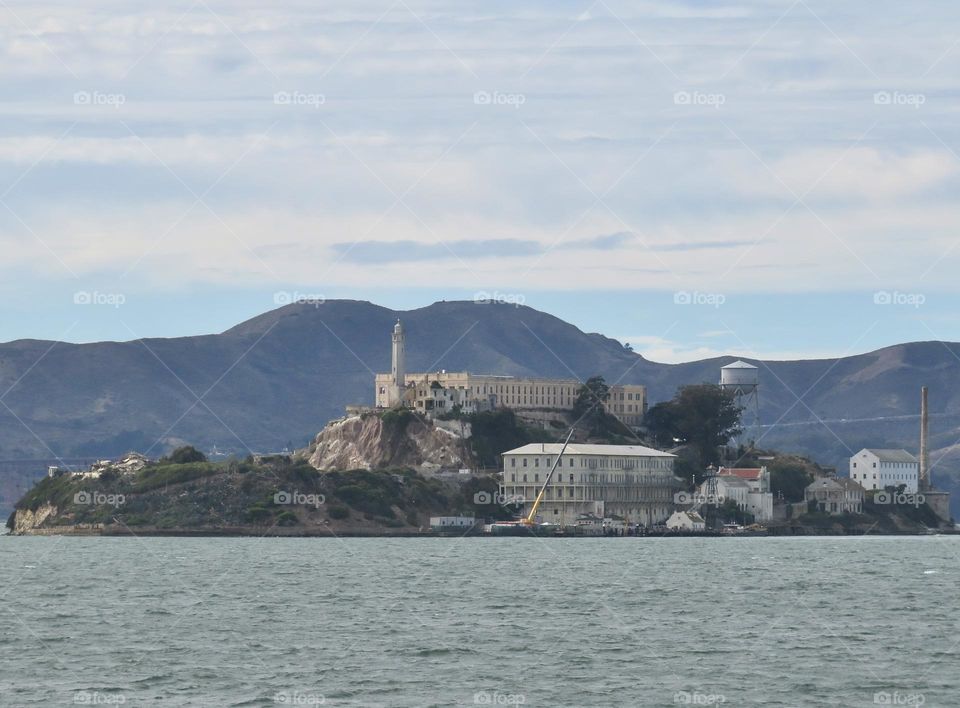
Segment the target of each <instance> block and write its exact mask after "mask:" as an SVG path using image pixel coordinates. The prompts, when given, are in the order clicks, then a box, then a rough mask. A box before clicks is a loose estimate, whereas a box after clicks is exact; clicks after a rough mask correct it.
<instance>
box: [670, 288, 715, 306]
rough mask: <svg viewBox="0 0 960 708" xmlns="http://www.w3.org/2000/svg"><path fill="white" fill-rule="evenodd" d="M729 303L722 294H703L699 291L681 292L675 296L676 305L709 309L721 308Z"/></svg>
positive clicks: (674, 302)
mask: <svg viewBox="0 0 960 708" xmlns="http://www.w3.org/2000/svg"><path fill="white" fill-rule="evenodd" d="M726 301H727V296H726V295H724V294H722V293H702V292H699V291H697V290H694V291H692V292H691V291H689V290H679V291H677V292H675V293H674V294H673V304H674V305H706V306H707V307H716V308H719V307H721V306H722V305H723V304H724V303H725V302H726Z"/></svg>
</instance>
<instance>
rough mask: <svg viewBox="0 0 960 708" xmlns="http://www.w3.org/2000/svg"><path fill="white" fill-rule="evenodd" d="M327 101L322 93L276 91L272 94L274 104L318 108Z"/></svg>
mask: <svg viewBox="0 0 960 708" xmlns="http://www.w3.org/2000/svg"><path fill="white" fill-rule="evenodd" d="M326 102H327V97H326V96H325V95H323V94H322V93H305V92H303V91H277V92H276V93H275V94H273V103H274V105H276V106H307V107H309V108H320V106H322V105H323V104H324V103H326Z"/></svg>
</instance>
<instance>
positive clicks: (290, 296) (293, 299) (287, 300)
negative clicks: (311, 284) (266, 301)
mask: <svg viewBox="0 0 960 708" xmlns="http://www.w3.org/2000/svg"><path fill="white" fill-rule="evenodd" d="M326 301H327V300H326V298H325V297H324V296H323V295H321V294H320V293H301V292H297V291H295V290H294V291H292V292H291V291H289V290H278V291H277V292H275V293H274V294H273V304H274V305H292V304H293V303H297V304H298V305H313V306H314V307H320V305H323V304H324V303H326Z"/></svg>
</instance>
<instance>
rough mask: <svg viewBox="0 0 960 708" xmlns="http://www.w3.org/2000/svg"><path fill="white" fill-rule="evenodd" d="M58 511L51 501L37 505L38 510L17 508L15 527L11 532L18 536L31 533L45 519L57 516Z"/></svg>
mask: <svg viewBox="0 0 960 708" xmlns="http://www.w3.org/2000/svg"><path fill="white" fill-rule="evenodd" d="M57 513H58V509H57V507H55V506H54V505H53V504H51V503H49V502H47V503H46V504H43V505H41V506H39V507H37V510H36V511H30V510H29V509H17V511H16V512H15V516H14V519H13V529H11V533H13V534H14V535H17V536H19V535H23V534H25V533H29V532H30V531H32V530H33V529H35V528H38V527H40V526H42V525H43V522H44V521H46V520H47V519H49V518H51V517H54V516H56V515H57Z"/></svg>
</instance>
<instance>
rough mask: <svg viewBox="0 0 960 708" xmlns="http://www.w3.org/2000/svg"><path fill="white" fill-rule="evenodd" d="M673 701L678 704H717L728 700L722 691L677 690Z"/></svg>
mask: <svg viewBox="0 0 960 708" xmlns="http://www.w3.org/2000/svg"><path fill="white" fill-rule="evenodd" d="M673 702H674V703H675V704H676V705H678V706H717V705H722V704H724V703H726V702H727V697H726V696H724V695H723V694H722V693H704V692H702V691H677V692H676V693H674V694H673Z"/></svg>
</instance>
